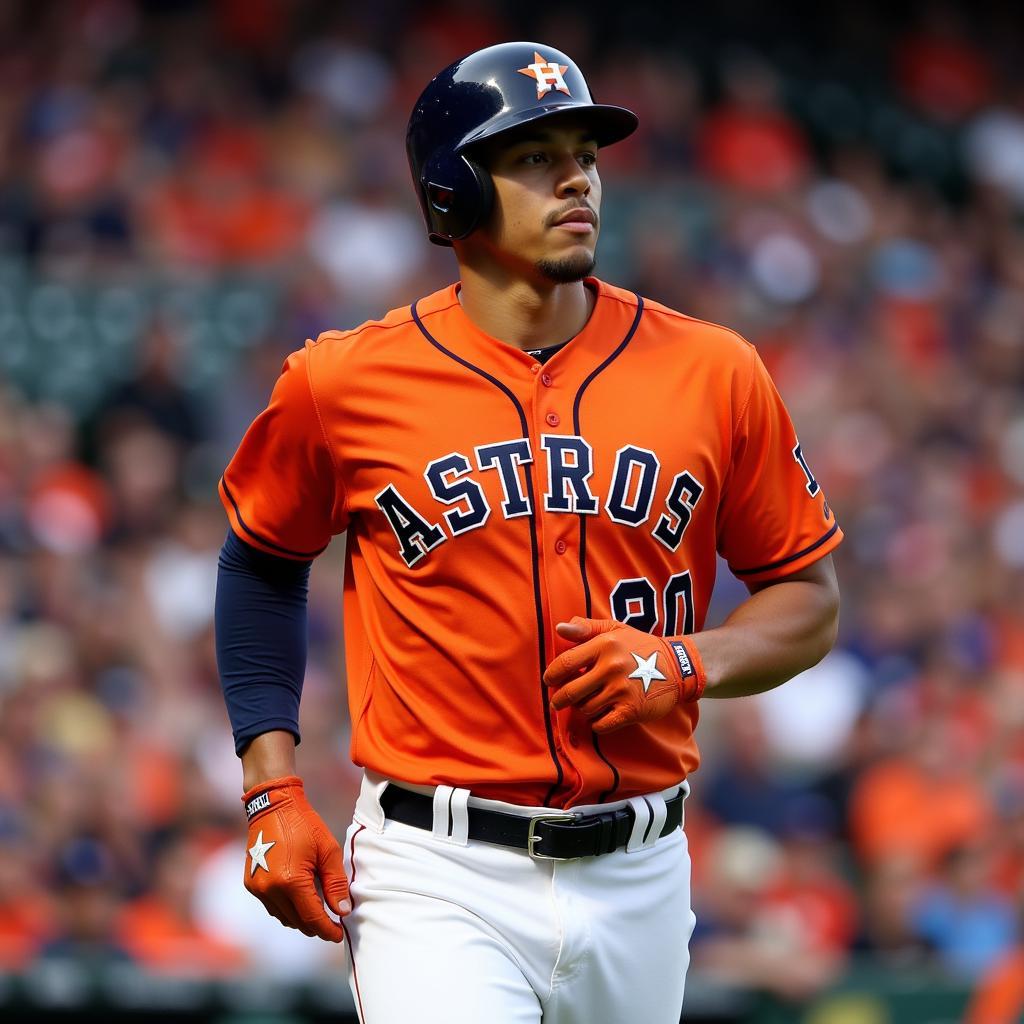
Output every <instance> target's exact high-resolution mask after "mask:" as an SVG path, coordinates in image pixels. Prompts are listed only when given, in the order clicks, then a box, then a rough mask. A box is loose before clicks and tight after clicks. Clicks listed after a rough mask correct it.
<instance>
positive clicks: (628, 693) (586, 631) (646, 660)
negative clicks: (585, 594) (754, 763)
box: [544, 615, 706, 733]
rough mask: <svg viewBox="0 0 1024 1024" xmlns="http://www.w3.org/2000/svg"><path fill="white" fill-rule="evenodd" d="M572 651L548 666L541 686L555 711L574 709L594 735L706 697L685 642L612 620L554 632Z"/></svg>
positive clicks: (564, 625)
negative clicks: (549, 690)
mask: <svg viewBox="0 0 1024 1024" xmlns="http://www.w3.org/2000/svg"><path fill="white" fill-rule="evenodd" d="M555 629H556V630H557V632H558V635H559V636H561V637H563V638H564V639H566V640H572V641H574V642H575V644H576V646H575V647H572V648H570V649H569V650H568V651H565V652H564V653H562V654H560V655H559V656H558V657H557V658H555V660H554V661H552V662H551V664H550V665H548V668H547V671H546V672H545V673H544V684H545V685H546V686H549V687H551V688H552V690H554V693H553V694H552V695H551V706H552V707H553V708H555V710H561V709H562V708H567V707H569V706H570V705H574V706H575V707H577V708H578V709H579V710H580V712H582V714H584V715H585V716H586V717H587V718H589V719H590V722H591V725H592V726H593V729H594V732H598V733H605V732H613V731H614V730H616V729H621V728H623V726H627V725H632V724H634V723H635V722H653V721H656V720H657V719H659V718H663V717H664V716H665V715H667V714H668V713H669V712H670V711H671V710H672V708H674V707H675V706H676V704H677V703H678V702H679V701H680V700H683V701H688V700H697V698H698V697H700V695H701V694H702V693H703V692H704V683H705V681H706V680H705V675H704V667H703V665H702V663H701V660H700V654H699V653H698V651H697V648H696V645H695V644H694V643H693V641H692V640H691V639H690V638H688V637H660V636H652V635H651V634H650V633H644V632H642V631H641V630H639V629H636V628H634V627H633V626H626V625H624V624H623V623H621V622H616V621H615V620H614V619H585V618H582V617H581V616H579V615H574V616H573V618H572V621H571V622H560V623H558V625H557V626H556V627H555Z"/></svg>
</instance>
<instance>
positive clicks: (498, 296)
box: [459, 265, 595, 350]
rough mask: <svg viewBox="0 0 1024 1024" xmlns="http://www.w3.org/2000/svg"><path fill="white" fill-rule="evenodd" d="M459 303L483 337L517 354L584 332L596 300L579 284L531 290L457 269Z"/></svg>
mask: <svg viewBox="0 0 1024 1024" xmlns="http://www.w3.org/2000/svg"><path fill="white" fill-rule="evenodd" d="M460 270H461V280H462V284H461V286H460V289H459V301H460V302H461V303H462V308H463V310H464V311H465V313H466V316H468V317H469V319H470V320H472V321H473V323H474V324H476V326H477V327H479V328H480V330H481V331H483V332H484V333H485V334H489V335H490V336H491V337H492V338H497V339H498V340H499V341H504V342H505V343H506V344H508V345H514V346H515V347H516V348H520V349H524V350H525V349H530V348H541V347H543V346H546V345H556V344H558V343H559V342H562V341H567V340H568V339H569V338H574V337H575V336H576V335H577V334H579V333H580V331H581V330H583V327H584V325H585V324H586V322H587V320H589V319H590V314H591V312H592V311H593V308H594V302H595V295H594V293H593V292H592V291H591V290H590V289H589V288H587V287H586V286H585V285H584V283H583V282H582V281H576V282H574V283H572V284H547V283H544V284H542V285H539V284H535V283H533V282H530V281H523V280H494V279H492V278H489V277H485V276H483V275H481V274H480V273H478V272H476V271H474V270H473V269H471V268H470V267H467V266H465V265H463V266H462V267H461V268H460Z"/></svg>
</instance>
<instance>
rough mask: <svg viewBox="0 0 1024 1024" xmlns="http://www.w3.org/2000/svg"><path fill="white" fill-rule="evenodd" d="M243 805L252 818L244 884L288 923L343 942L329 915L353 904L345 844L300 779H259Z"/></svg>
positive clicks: (340, 911)
mask: <svg viewBox="0 0 1024 1024" xmlns="http://www.w3.org/2000/svg"><path fill="white" fill-rule="evenodd" d="M242 804H243V806H244V807H245V813H246V817H248V819H249V838H248V853H247V855H246V858H245V875H244V879H245V887H246V889H248V890H249V892H251V893H252V894H253V896H255V897H256V898H257V899H258V900H259V901H260V902H261V903H262V904H263V906H265V907H266V908H267V911H268V912H269V913H270V915H271V916H272V917H276V918H277V919H278V920H279V921H280V922H281V923H282V924H284V925H287V926H288V927H289V928H298V929H299V931H300V932H304V933H305V934H306V935H310V936H318V937H319V938H321V939H325V940H326V941H328V942H341V941H342V939H343V938H344V937H345V933H344V932H343V931H342V928H341V925H340V924H338V923H336V922H335V921H332V920H331V918H330V917H328V914H327V911H328V910H330V911H331V912H333V913H334V914H341V915H344V914H347V913H348V912H349V911H350V910H351V909H352V905H351V903H350V902H349V898H348V879H346V878H345V866H344V862H343V861H342V856H341V847H340V846H339V845H338V841H337V840H336V839H335V838H334V836H333V835H331V832H330V830H329V829H328V828H327V826H326V825H325V824H324V822H323V819H322V818H321V817H320V815H319V814H317V813H316V811H314V810H313V808H312V807H310V805H309V801H307V800H306V794H305V792H304V791H303V788H302V779H300V778H299V777H298V776H297V775H286V776H285V777H284V778H281V779H269V780H268V781H266V782H261V783H260V784H259V785H258V786H253V787H252V789H250V790H249V791H248V792H247V793H246V794H245V795H244V796H243V797H242ZM318 884H319V885H320V890H321V891H322V892H323V894H324V896H321V895H320V891H318V890H317V885H318Z"/></svg>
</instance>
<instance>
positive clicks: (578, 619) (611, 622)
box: [555, 615, 622, 641]
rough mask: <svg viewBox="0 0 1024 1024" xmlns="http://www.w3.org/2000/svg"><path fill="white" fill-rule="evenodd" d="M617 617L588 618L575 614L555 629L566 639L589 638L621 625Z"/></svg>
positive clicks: (578, 639)
mask: <svg viewBox="0 0 1024 1024" xmlns="http://www.w3.org/2000/svg"><path fill="white" fill-rule="evenodd" d="M621 625H622V623H621V622H617V621H616V620H615V619H587V618H584V617H583V616H582V615H574V616H573V617H572V618H571V619H570V620H569V621H568V622H559V623H558V625H557V626H555V631H556V632H557V633H558V635H559V636H561V637H564V638H565V639H566V640H576V641H580V640H589V639H590V638H591V637H594V636H597V635H598V634H600V633H607V632H608V631H609V630H611V629H616V628H617V627H619V626H621Z"/></svg>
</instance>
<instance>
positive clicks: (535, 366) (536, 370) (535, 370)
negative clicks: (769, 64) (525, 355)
mask: <svg viewBox="0 0 1024 1024" xmlns="http://www.w3.org/2000/svg"><path fill="white" fill-rule="evenodd" d="M530 373H540V363H531V364H530Z"/></svg>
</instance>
